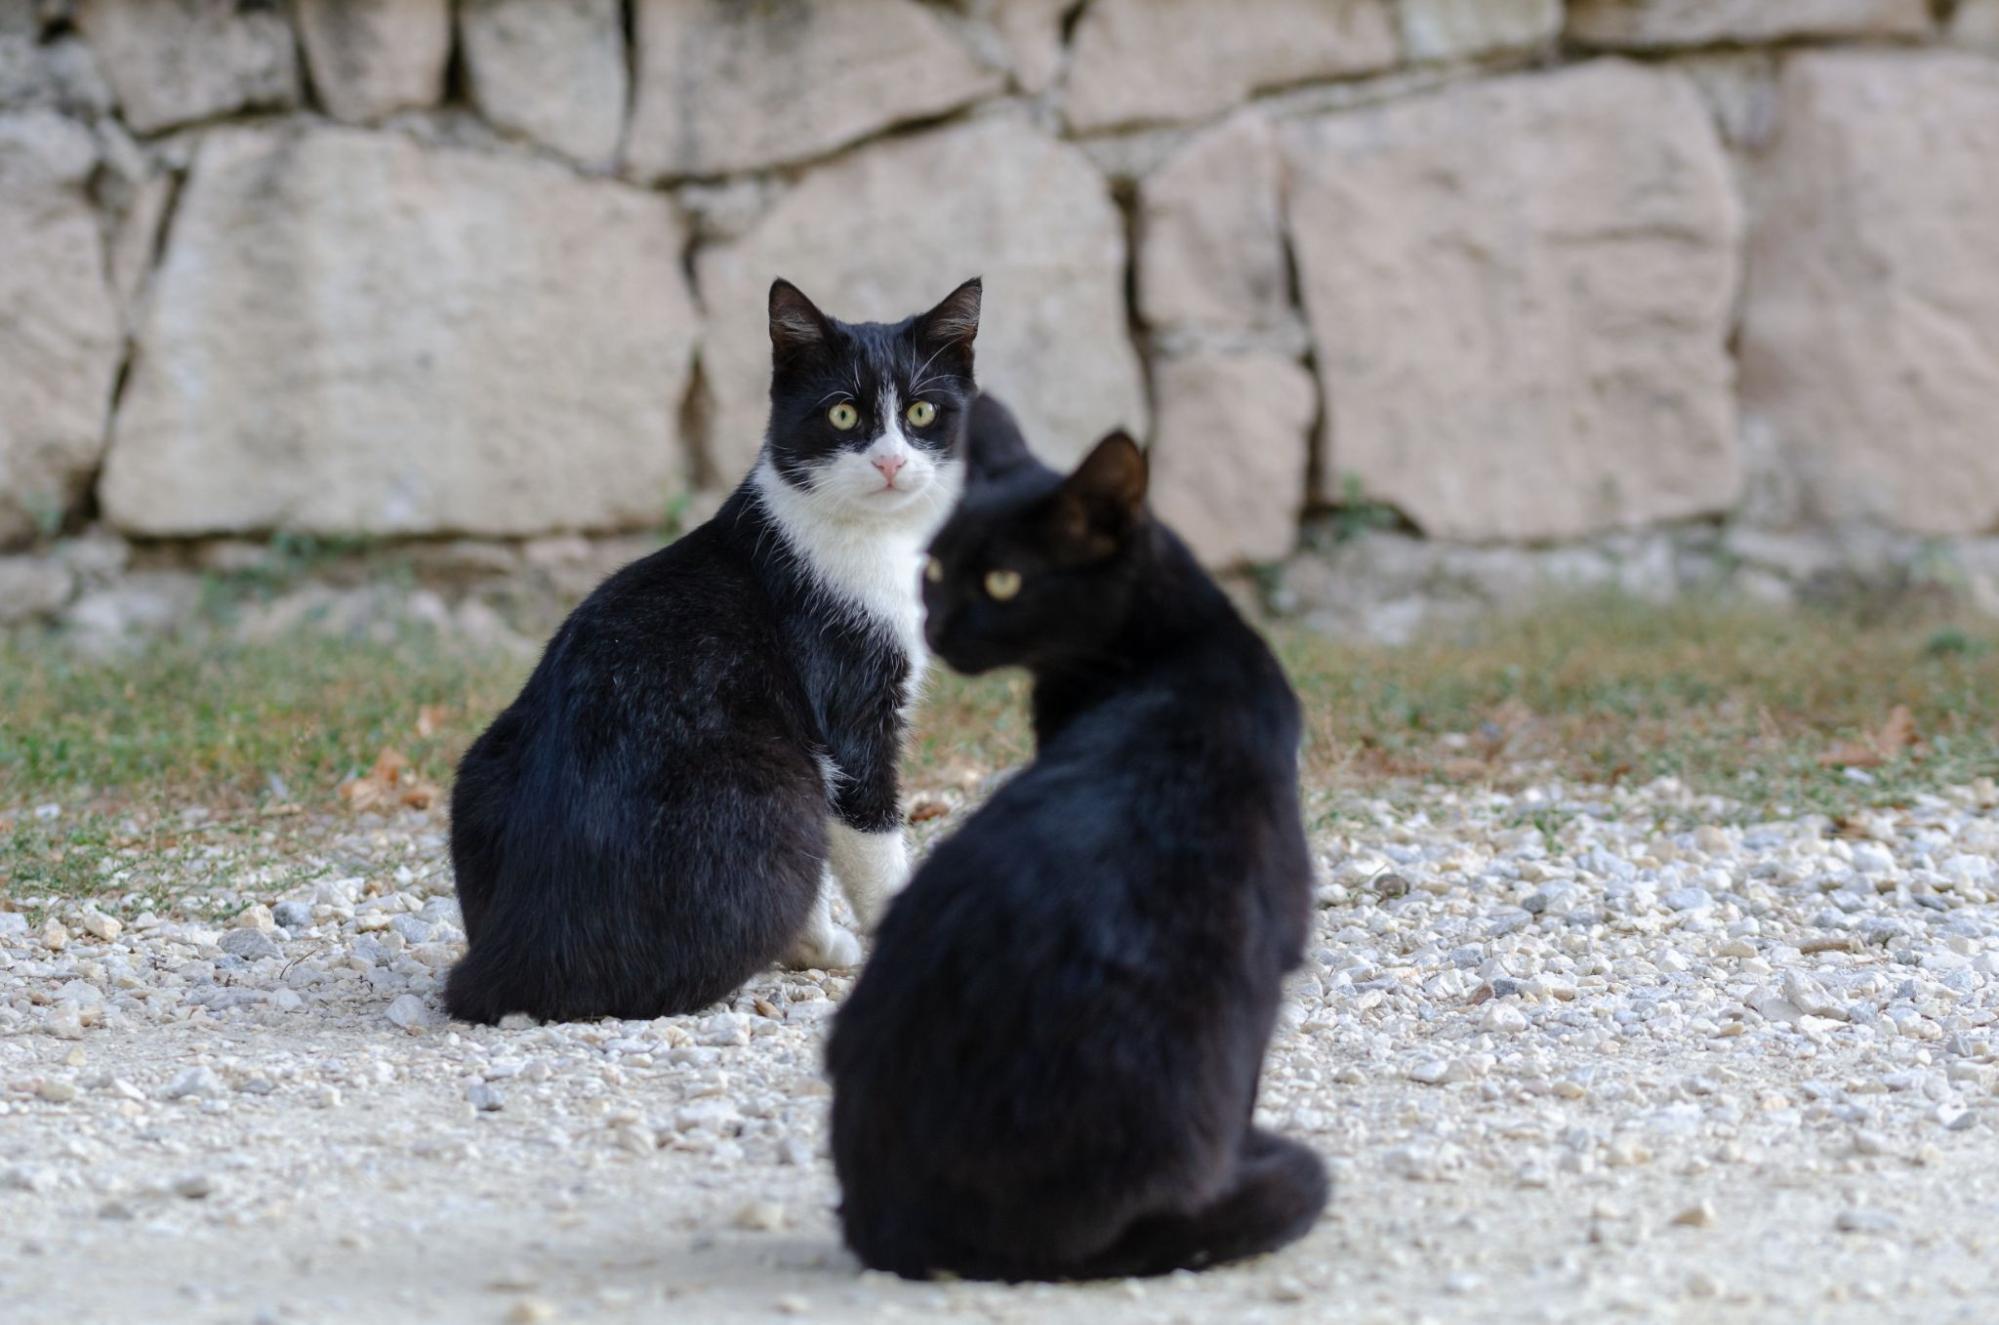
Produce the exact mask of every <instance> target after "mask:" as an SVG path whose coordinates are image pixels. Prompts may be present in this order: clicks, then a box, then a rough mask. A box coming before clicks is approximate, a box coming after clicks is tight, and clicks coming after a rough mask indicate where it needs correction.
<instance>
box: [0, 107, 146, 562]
mask: <svg viewBox="0 0 1999 1325" xmlns="http://www.w3.org/2000/svg"><path fill="white" fill-rule="evenodd" d="M96 163H97V150H96V148H95V147H94V146H93V145H92V143H91V139H90V134H89V133H88V132H87V131H86V130H84V129H83V128H82V127H80V126H78V125H76V124H73V123H71V122H70V121H68V120H64V119H61V118H59V117H58V116H56V115H55V114H54V113H53V112H49V111H27V112H24V113H21V114H18V115H0V546H4V545H6V544H9V543H16V542H21V541H23V540H25V539H27V538H30V537H32V536H33V535H34V533H35V532H36V530H37V529H38V528H42V527H46V526H47V525H49V524H52V523H54V522H55V520H56V519H57V518H59V517H60V516H61V515H62V514H63V513H64V512H65V511H67V510H68V509H69V508H70V506H71V505H72V503H73V502H74V500H75V498H76V497H77V495H78V493H79V492H80V491H81V490H82V488H83V485H84V483H85V482H86V481H87V480H88V478H89V476H90V473H91V471H92V470H94V469H96V467H97V462H98V460H99V459H100V458H101V457H102V456H103V454H104V433H105V420H106V412H107V410H108V409H109V408H110V403H111V384H112V381H113V379H114V378H115V377H116V376H117V372H118V360H119V357H120V354H121V351H122V346H121V336H120V330H119V324H118V308H117V303H116V301H115V300H114V299H113V298H112V295H111V290H110V288H109V286H108V285H107V284H106V281H105V271H104V242H103V238H102V236H101V234H100V232H99V230H98V227H97V220H96V218H95V216H93V215H92V213H91V210H90V203H89V199H88V197H87V195H86V192H85V184H86V181H87V180H88V179H89V177H90V173H91V169H92V167H93V166H95V165H96Z"/></svg>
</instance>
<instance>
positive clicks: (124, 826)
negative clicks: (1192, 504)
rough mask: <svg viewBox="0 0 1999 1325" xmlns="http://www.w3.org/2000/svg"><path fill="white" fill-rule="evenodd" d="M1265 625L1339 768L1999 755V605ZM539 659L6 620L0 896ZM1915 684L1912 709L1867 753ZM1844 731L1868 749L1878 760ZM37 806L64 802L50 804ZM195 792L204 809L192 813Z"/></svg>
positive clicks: (1782, 769)
mask: <svg viewBox="0 0 1999 1325" xmlns="http://www.w3.org/2000/svg"><path fill="white" fill-rule="evenodd" d="M1276 643H1277V646H1278V649H1279V652H1280V653H1281V655H1282V656H1283V658H1284V660H1285V664H1286V666H1287V667H1288V668H1289V669H1290V672H1291V674H1292V677H1293V679H1294V681H1295V683H1296V685H1297V687H1298V690H1299V693H1300V695H1301V697H1302V698H1303V700H1304V702H1305V707H1306V710H1307V714H1308V726H1309V733H1308V739H1307V748H1306V769H1307V776H1308V778H1309V779H1310V780H1311V781H1312V782H1313V783H1314V784H1315V785H1317V786H1320V787H1324V788H1331V789H1335V790H1337V789H1368V788H1372V787H1378V786H1387V785H1396V784H1401V783H1403V782H1404V780H1407V779H1416V780H1425V781H1443V782H1452V783H1463V784H1479V785H1484V784H1491V785H1502V786H1504V785H1511V784H1517V783H1519V782H1521V781H1523V780H1526V779H1529V778H1544V777H1547V776H1550V775H1561V776H1566V777H1570V778H1574V779H1578V780H1585V781H1593V782H1604V783H1617V782H1629V781H1638V782H1643V781H1648V780H1650V779H1652V778H1655V777H1659V776H1663V775H1673V776H1676V777H1679V778H1681V779H1682V780H1683V781H1684V782H1686V783H1687V785H1688V786H1690V787H1691V788H1693V789H1694V790H1696V791H1706V792H1716V793H1720V794H1722V795H1725V796H1728V797H1730V798H1732V799H1734V800H1737V801H1739V802H1741V804H1742V808H1741V810H1740V812H1739V815H1740V817H1755V816H1757V815H1762V814H1768V813H1776V812H1798V811H1803V810H1819V811H1823V812H1826V813H1829V814H1834V815H1838V814H1844V813H1850V812H1852V811H1854V810H1856V809H1859V808H1862V807H1864V806H1867V805H1870V804H1877V803H1882V802H1896V801H1906V800H1907V799H1908V798H1910V797H1911V796H1914V795H1916V794H1918V793H1920V792H1922V791H1924V790H1927V789H1930V788H1934V787H1938V786H1943V785H1949V784H1961V783H1965V782H1969V781H1972V780H1974V779H1976V778H1978V777H1984V776H1992V775H1993V774H1994V773H1995V771H1999V629H1995V628H1994V627H1993V626H1992V625H1990V624H1982V625H1981V624H1968V623H1964V622H1942V621H1910V620H1896V619H1893V618H1892V617H1890V618H1889V619H1885V620H1881V619H1877V620H1874V621H1872V622H1870V623H1868V624H1861V623H1860V622H1858V621H1856V620H1855V619H1853V618H1850V617H1846V616H1841V615H1837V614H1829V613H1813V612H1800V613H1792V614H1782V615H1772V614H1768V613H1764V612H1758V611H1751V610H1746V609H1739V608H1728V607H1723V606H1718V605H1713V604H1698V603H1696V604H1688V605H1683V606H1677V607H1673V608H1668V609H1656V608H1648V607H1642V606H1639V605H1635V604H1632V603H1628V602H1621V601H1616V600H1605V601H1589V602H1576V603H1571V604H1567V605H1562V606H1552V607H1550V608H1548V609H1547V610H1545V611H1543V612H1540V613H1537V614H1535V615H1532V616H1529V617H1524V618H1520V619H1516V620H1512V621H1507V622H1495V623H1491V624H1487V625H1485V626H1482V627H1480V628H1478V629H1476V630H1474V631H1470V632H1467V633H1461V634H1456V635H1452V636H1441V637H1438V638H1434V639H1431V640H1428V641H1425V642H1423V643H1420V644H1417V645H1414V646H1410V647H1408V648H1403V649H1387V648H1380V647H1374V646H1364V645H1354V644H1343V643H1339V642H1335V641H1329V640H1326V639H1323V638H1319V637H1316V636H1311V635H1307V634H1304V633H1302V632H1298V631H1294V630H1288V629H1284V630H1280V631H1279V632H1278V635H1277V639H1276ZM525 668H526V665H525V664H524V663H522V662H521V661H520V660H519V659H516V658H508V657H502V656H496V655H485V654H477V653H465V652H462V651H460V652H454V651H453V650H451V649H449V648H447V647H446V646H444V645H443V644H442V643H440V641H439V640H438V639H436V638H435V637H434V636H431V635H429V634H427V633H425V634H419V635H413V636H412V637H410V638H407V639H404V640H401V641H399V642H397V643H395V644H392V645H383V644H373V643H364V642H357V641H349V640H337V639H329V638H323V637H319V636H314V635H301V636H299V637H297V638H293V639H289V640H285V641H281V642H278V643H273V644H263V645H231V646H209V647H206V648H197V647H195V646H191V645H186V644H163V645H159V646H156V647H154V648H152V649H150V650H149V651H147V652H145V653H143V654H140V655H138V656H136V657H132V658H126V659H120V660H117V661H90V660H84V659H81V658H78V657H74V656H71V655H70V654H68V653H66V652H65V651H64V650H63V649H62V648H61V647H60V646H59V645H58V644H56V643H55V642H52V641H49V640H46V639H42V638H38V637H27V638H17V639H14V640H12V641H11V642H8V641H0V902H4V901H5V900H6V899H7V898H8V897H9V896H11V897H14V898H17V899H18V898H21V897H26V896H31V895H40V894H45V893H46V894H59V895H76V894H84V893H89V892H93V891H98V890H101V889H104V888H106V887H108V886H110V885H109V884H108V883H107V880H108V879H113V878H123V877H124V874H123V873H121V871H126V869H127V867H128V866H130V865H131V864H132V862H133V861H135V860H143V858H144V856H145V854H146V853H147V852H152V851H158V852H170V851H174V850H183V849H192V848H195V847H198V846H199V845H200V844H201V843H202V842H215V841H220V840H224V839H231V840H234V841H236V842H237V843H238V844H239V845H242V844H244V843H248V844H250V845H252V846H254V847H256V848H257V850H259V851H263V852H265V853H267V854H272V855H278V854H282V852H283V851H284V849H285V844H286V837H285V828H286V825H287V824H288V823H290V822H292V821H294V820H307V819H313V818H320V819H323V818H324V816H326V815H341V814H346V813H348V812H349V811H348V810H347V809H346V807H345V805H344V804H343V802H342V800H341V797H340V794H339V789H340V786H341V784H342V783H343V782H344V781H345V780H346V779H348V778H350V777H352V776H354V775H356V774H358V773H361V772H363V771H365V770H366V769H367V768H368V767H369V766H370V765H371V764H372V763H373V762H374V760H375V758H376V757H377V755H378V754H379V753H380V752H381V751H383V750H384V749H393V750H396V751H398V752H400V753H401V754H402V755H404V756H405V757H407V759H408V760H409V764H410V770H411V773H412V774H413V775H414V776H416V777H418V778H419V779H424V780H428V781H434V782H436V783H438V784H440V785H448V781H449V776H450V771H451V768H452V766H453V764H454V763H455V761H456V759H457V756H458V754H459V753H460V752H461V751H462V750H463V749H464V747H465V745H466V744H467V743H468V742H469V741H470V740H471V739H472V737H473V736H475V735H476V734H477V733H478V731H479V729H480V728H481V726H483V724H484V723H485V722H486V721H488V720H489V719H490V718H491V716H492V714H493V713H494V712H495V711H497V709H498V708H499V707H500V706H501V705H503V704H504V703H505V702H506V701H507V699H508V698H510V697H511V695H512V693H513V691H514V689H515V687H516V686H518V684H519V683H520V680H521V679H522V676H523V674H524V672H525ZM1025 697H1026V686H1025V683H1024V681H1023V680H1022V678H1020V677H1018V676H1005V677H999V678H991V679H983V680H979V681H967V680H965V679H963V678H958V677H953V676H949V675H939V676H938V677H936V678H935V681H934V683H933V685H932V687H931V690H930V696H929V699H928V701H927V702H926V704H925V707H924V711H923V716H922V719H921V721H920V723H919V727H918V730H917V732H916V733H915V737H914V740H913V743H912V746H911V750H910V757H909V781H910V783H911V785H912V787H913V788H915V789H923V788H926V787H930V788H934V787H942V786H964V785H969V784H970V783H971V782H973V781H975V780H976V779H977V778H978V777H979V776H982V775H983V774H984V773H986V772H989V771H991V770H992V769H995V768H1000V767H1004V766H1007V765H1010V764H1013V763H1016V762H1018V761H1020V760H1021V759H1024V758H1025V757H1027V755H1028V754H1029V752H1030V750H1031V748H1032V733H1031V731H1030V730H1029V725H1028V722H1027V718H1026V714H1025ZM1898 705H1899V706H1905V707H1906V708H1907V710H1908V723H1907V725H1906V727H1905V728H1902V729H1899V730H1891V731H1890V732H1889V733H1888V735H1889V737H1890V740H1889V741H1888V745H1889V747H1890V748H1887V749H1884V750H1882V751H1881V752H1880V757H1879V759H1878V760H1877V759H1876V757H1875V756H1874V755H1873V754H1870V753H1869V751H1870V743H1872V742H1876V741H1877V740H1878V737H1879V735H1880V734H1881V733H1882V729H1883V727H1884V725H1886V724H1888V723H1889V721H1890V715H1891V714H1892V712H1893V711H1894V710H1895V708H1896V707H1897V706H1898ZM1905 736H1906V737H1908V738H1909V739H1906V740H1905V739H1904V737H1905ZM1842 754H1843V755H1846V756H1848V757H1860V758H1862V759H1863V762H1865V763H1867V765H1868V766H1867V767H1866V768H1865V770H1864V771H1865V778H1864V780H1857V779H1855V778H1854V777H1853V776H1851V775H1850V774H1849V773H1848V771H1847V768H1846V766H1845V765H1843V764H1841V763H1840V762H1838V760H1837V759H1836V756H1838V755H1842ZM45 804H54V805H59V806H61V807H62V811H61V813H60V815H58V816H56V817H53V818H46V819H45V818H43V817H40V816H38V815H37V813H36V809H37V807H39V806H42V805H45ZM190 807H198V809H199V810H200V811H201V812H204V814H205V817H204V818H203V819H202V820H201V821H200V822H198V823H191V822H188V821H187V818H186V816H185V811H187V810H188V809H189V808H190ZM1537 826H1539V827H1540V828H1541V830H1542V831H1543V832H1547V833H1550V834H1559V832H1560V831H1561V825H1560V824H1559V823H1555V822H1552V821H1551V822H1549V823H1547V824H1541V825H1537ZM120 886H122V885H120Z"/></svg>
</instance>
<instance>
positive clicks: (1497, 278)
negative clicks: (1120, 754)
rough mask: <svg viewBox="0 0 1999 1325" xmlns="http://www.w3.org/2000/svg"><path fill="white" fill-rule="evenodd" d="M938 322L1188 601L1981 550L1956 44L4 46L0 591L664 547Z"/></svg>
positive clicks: (366, 6)
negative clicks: (126, 551) (20, 578)
mask: <svg viewBox="0 0 1999 1325" xmlns="http://www.w3.org/2000/svg"><path fill="white" fill-rule="evenodd" d="M974 273H981V274H983V275H984V276H985V278H986V290H987V301H986V310H987V313H986V321H985V326H984V328H983V330H982V333H981V336H980V343H979V348H980V356H979V358H980V365H981V372H982V376H983V377H984V379H985V381H986V383H987V384H988V385H989V386H991V387H992V388H994V389H995V390H998V391H1000V392H1003V393H1005V394H1006V395H1007V396H1008V397H1009V398H1010V400H1011V401H1012V403H1013V404H1014V405H1015V407H1016V408H1017V410H1018V412H1019V413H1020V414H1021V415H1022V416H1023V418H1024V420H1025V422H1026V424H1027V426H1028V428H1029V430H1030V435H1031V436H1034V437H1036V438H1038V439H1039V441H1040V442H1041V444H1042V445H1043V446H1044V447H1045V448H1046V449H1047V450H1049V451H1050V452H1052V453H1054V454H1055V455H1056V456H1057V457H1058V458H1059V457H1062V456H1066V455H1072V454H1075V453H1076V452H1077V451H1078V450H1079V448H1081V447H1083V446H1084V445H1086V444H1087V443H1088V442H1089V441H1090V440H1091V439H1092V438H1093V437H1094V436H1095V435H1096V434H1098V433H1100V432H1101V431H1103V430H1106V429H1108V428H1110V427H1112V426H1114V425H1119V424H1122V425H1125V426H1127V427H1131V428H1134V429H1137V430H1140V431H1142V432H1144V433H1146V434H1147V435H1148V436H1149V438H1150V440H1151V444H1152V449H1153V455H1154V460H1155V467H1156V473H1157V494H1158V504H1159V505H1160V507H1161V508H1162V509H1163V510H1164V511H1165V512H1166V513H1167V514H1168V515H1169V516H1170V517H1171V518H1172V519H1174V520H1175V521H1177V522H1178V523H1179V524H1180V525H1181V526H1182V527H1183V528H1184V530H1185V531H1186V532H1187V533H1188V535H1189V536H1190V537H1191V538H1192V539H1193V541H1194V542H1195V543H1196V544H1197V545H1198V547H1199V548H1200V550H1201V551H1202V553H1203V555H1204V556H1206V557H1207V558H1208V559H1209V560H1210V561H1212V562H1213V563H1215V564H1216V565H1220V566H1232V565H1242V564H1248V563H1267V562H1275V561H1280V560H1282V559H1284V558H1286V557H1287V556H1288V555H1289V554H1291V553H1292V552H1293V551H1294V549H1295V548H1296V546H1297V544H1298V540H1299V537H1300V529H1301V521H1304V522H1305V527H1307V528H1309V527H1310V521H1309V519H1308V517H1309V516H1310V515H1311V513H1313V512H1317V511H1325V510H1328V509H1341V508H1344V510H1346V511H1347V512H1348V513H1352V512H1355V511H1365V512H1377V511H1390V512H1393V514H1394V518H1396V519H1397V520H1399V521H1400V522H1402V523H1403V525H1404V527H1405V531H1406V533H1408V534H1413V535H1415V536H1417V540H1416V541H1423V540H1427V541H1428V542H1429V543H1430V544H1433V545H1434V547H1435V548H1437V549H1446V550H1447V549H1450V548H1458V547H1465V546H1472V547H1482V548H1487V549H1490V548H1493V547H1501V548H1504V547H1507V546H1520V545H1541V544H1561V545H1576V546H1586V545H1594V544H1592V540H1594V541H1595V543H1596V544H1600V543H1601V542H1602V541H1603V540H1605V539H1620V538H1621V539H1631V538H1639V539H1641V540H1642V539H1643V538H1644V537H1647V536H1650V534H1652V533H1657V532H1658V531H1661V530H1666V531H1670V530H1675V529H1684V528H1687V527H1690V526H1698V527H1702V528H1705V529H1710V530H1712V529H1721V530H1723V531H1735V530H1741V531H1744V533H1743V537H1744V539H1745V540H1747V542H1748V543H1752V544H1753V543H1754V540H1755V539H1756V538H1779V539H1782V538H1787V537H1794V536H1797V534H1798V531H1807V532H1813V536H1816V533H1815V532H1814V531H1823V530H1827V529H1847V528H1866V529H1870V530H1877V531H1885V533H1884V536H1886V537H1889V538H1891V539H1892V538H1894V537H1907V538H1928V537H1937V536H1950V537H1967V536H1969V537H1976V536H1985V535H1991V534H1995V533H1999V0H1956V2H1955V3H1952V2H1951V0H1567V3H1566V4H1564V3H1563V0H1228V2H1227V3H1223V2H1221V0H1082V2H1081V3H1077V2H1076V0H630V2H629V3H621V0H572V2H570V3H560V4H558V3H546V2H545V0H456V3H455V4H454V3H451V0H291V3H279V2H274V0H261V2H253V0H0V545H11V546H20V545H24V544H29V543H33V542H35V541H37V540H46V539H48V538H51V537H57V536H66V535H74V534H75V533H77V532H78V531H79V530H81V529H83V528H84V527H85V526H87V525H91V524H96V525H99V526H102V527H104V528H105V529H108V531H110V532H114V533H116V534H119V535H123V536H125V537H127V538H137V539H143V540H183V539H202V538H211V537H217V536H232V537H245V536H248V537H257V536H262V535H264V534H268V533H271V532H273V531H296V532H303V533H318V534H335V535H343V536H345V535H375V536H387V537H396V538H404V537H423V538H429V537H442V536H465V535H470V536H476V537H483V538H492V539H503V540H506V539H527V538H535V537H540V536H546V535H550V534H558V533H565V532H591V533H594V532H612V531H618V530H631V529H644V528H656V527H658V526H659V525H660V524H661V523H662V521H663V519H664V518H665V513H666V512H667V511H669V510H670V509H682V510H685V509H688V508H689V507H690V506H691V507H692V508H693V509H697V510H698V509H700V506H701V504H702V503H703V502H706V501H712V500H713V497H714V494H715V493H716V492H717V491H718V490H719V489H721V488H724V487H726V486H727V485H729V484H730V483H732V482H733V481H734V480H735V479H736V478H737V477H738V476H739V475H740V473H741V472H742V471H743V469H744V468H745V466H746V465H747V463H748V461H749V458H750V457H751V456H752V455H753V454H754V451H755V449H756V446H757V444H758V440H759V433H760V431H761V427H762V422H763V392H764V386H765V374H766V372H767V350H766V340H765V334H764V327H763V294H764V290H765V288H766V286H767V284H768V282H769V280H770V278H771V277H772V276H773V275H776V274H783V275H786V276H788V277H790V278H792V279H793V280H796V281H798V282H799V283H800V284H802V285H803V286H804V287H805V288H806V289H807V290H808V291H809V292H811V293H812V294H813V295H814V296H815V297H816V298H818V299H819V300H820V301H821V302H822V303H823V304H824V305H826V306H827V307H828V308H829V309H830V310H832V311H834V312H836V313H839V314H841V315H844V316H848V317H895V316H900V315H903V314H905V313H908V312H911V311H914V310H915V309H917V308H918V307H921V306H924V305H927V304H928V303H930V302H932V301H934V300H935V299H936V298H937V297H939V296H940V295H941V294H942V293H943V292H944V291H946V290H948V289H950V288H951V286H952V285H953V284H955V283H956V282H957V281H959V280H961V279H963V278H964V277H966V276H969V275H972V274H974ZM1648 531H1649V532H1648ZM1904 545H1905V544H1894V546H1904ZM1443 555H1445V552H1444V551H1438V552H1436V553H1435V556H1443ZM1451 555H1455V554H1451ZM1433 559H1434V557H1433ZM0 579H4V577H0Z"/></svg>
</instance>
